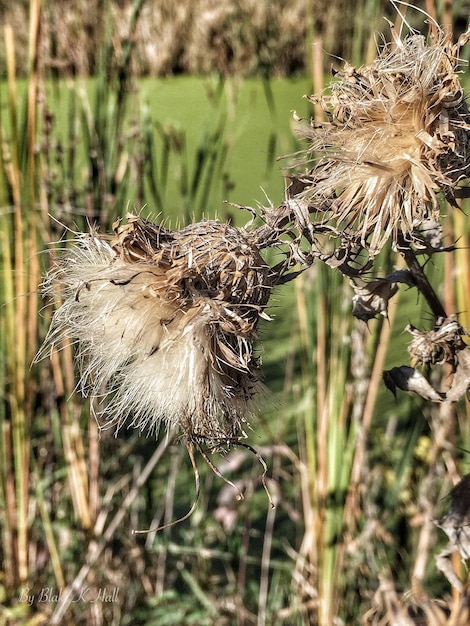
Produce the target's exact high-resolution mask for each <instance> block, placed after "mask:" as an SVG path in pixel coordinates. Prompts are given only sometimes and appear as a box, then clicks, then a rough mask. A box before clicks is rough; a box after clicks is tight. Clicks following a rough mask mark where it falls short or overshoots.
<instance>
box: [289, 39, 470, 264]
mask: <svg viewBox="0 0 470 626" xmlns="http://www.w3.org/2000/svg"><path fill="white" fill-rule="evenodd" d="M392 34H393V36H394V37H393V42H392V44H390V45H384V46H383V48H382V50H381V51H380V54H379V56H378V58H377V59H376V60H374V61H373V62H372V63H371V64H370V65H367V66H364V67H360V68H355V67H352V66H351V65H349V64H347V63H346V64H345V65H344V67H343V68H342V69H341V70H340V71H339V72H337V73H336V74H335V79H336V80H335V82H333V84H332V85H331V93H330V94H329V95H326V94H325V95H321V96H318V97H314V96H312V97H310V98H309V100H310V101H311V102H313V103H320V105H321V106H322V108H323V110H324V111H325V114H326V116H327V118H328V121H327V122H325V123H318V122H314V121H312V122H311V123H310V125H309V126H306V125H301V126H299V133H300V134H301V135H303V136H304V137H306V138H307V139H308V140H309V142H310V146H309V148H308V150H307V152H306V155H305V158H306V160H307V162H311V161H312V160H314V161H315V165H314V167H313V169H310V170H309V171H307V172H306V173H305V174H303V175H300V176H298V177H295V184H294V185H293V186H292V188H291V191H290V193H291V194H292V193H294V195H295V196H296V197H301V198H303V199H306V200H307V201H308V203H309V206H310V211H311V213H312V214H313V215H314V216H315V220H316V221H317V222H319V223H322V224H326V223H327V224H329V225H330V226H332V225H336V228H337V229H338V230H339V231H340V232H341V233H343V237H344V239H345V240H346V239H347V240H348V241H350V242H354V243H355V244H356V245H357V246H359V247H363V248H366V249H367V250H368V252H369V254H370V255H371V256H375V255H376V254H378V252H380V250H381V249H382V247H383V246H384V244H385V243H386V242H387V241H389V240H391V241H392V243H394V244H395V245H396V242H397V237H398V234H399V233H401V234H402V236H403V238H404V239H405V240H406V241H408V242H411V243H416V244H417V245H420V244H422V240H423V235H422V234H420V229H421V227H423V226H424V227H425V228H426V225H427V224H428V223H429V222H430V221H431V222H432V223H435V224H438V223H439V221H440V198H439V194H440V195H441V196H442V197H443V198H445V199H446V200H447V201H448V202H450V203H451V204H452V205H454V206H457V201H456V198H457V196H458V195H459V190H458V189H457V187H458V186H459V185H461V184H465V183H466V181H467V179H468V178H469V175H470V112H469V109H468V106H467V102H466V100H465V98H464V93H463V89H462V87H461V84H460V80H459V76H458V68H459V50H460V48H461V47H462V46H463V45H464V44H465V43H467V41H468V39H469V37H470V30H468V31H467V32H466V33H465V34H464V35H462V36H461V37H460V39H459V41H458V42H457V43H456V44H452V43H451V42H450V40H449V38H447V37H445V36H444V34H443V33H442V32H438V31H437V29H434V30H433V34H432V35H431V40H430V41H426V38H425V37H424V36H422V35H420V34H416V33H413V32H412V33H411V34H410V35H408V36H407V37H406V38H405V39H401V38H400V37H399V36H398V34H397V33H395V32H394V31H393V30H392ZM424 238H425V237H424Z"/></svg>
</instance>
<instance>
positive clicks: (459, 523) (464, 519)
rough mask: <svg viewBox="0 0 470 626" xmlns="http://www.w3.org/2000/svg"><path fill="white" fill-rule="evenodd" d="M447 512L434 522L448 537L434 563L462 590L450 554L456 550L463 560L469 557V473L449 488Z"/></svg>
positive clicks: (461, 584)
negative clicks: (444, 546) (445, 544)
mask: <svg viewBox="0 0 470 626" xmlns="http://www.w3.org/2000/svg"><path fill="white" fill-rule="evenodd" d="M449 496H450V508H449V512H448V513H447V514H446V515H444V517H443V518H442V519H440V520H439V521H438V522H436V525H437V526H438V527H439V528H441V529H442V530H443V531H444V532H445V533H446V535H447V537H448V538H449V541H448V544H447V547H446V548H445V549H444V550H443V551H442V552H440V553H439V554H438V555H437V557H436V564H437V567H438V569H440V570H441V571H442V572H443V573H444V575H445V576H446V578H447V579H448V580H449V582H450V583H451V584H452V585H453V586H454V587H455V588H456V589H457V590H458V591H463V583H462V581H461V580H460V578H459V577H458V576H457V574H456V573H455V571H454V569H453V567H452V563H451V560H450V556H451V555H452V553H453V552H458V553H459V554H460V556H461V557H462V559H463V560H467V559H469V558H470V474H466V475H465V476H464V477H463V478H462V479H461V480H460V482H458V483H457V484H456V485H455V487H454V488H453V489H452V490H451V492H450V494H449Z"/></svg>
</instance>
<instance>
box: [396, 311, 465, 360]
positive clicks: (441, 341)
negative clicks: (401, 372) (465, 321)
mask: <svg viewBox="0 0 470 626" xmlns="http://www.w3.org/2000/svg"><path fill="white" fill-rule="evenodd" d="M406 330H407V331H408V332H410V333H411V334H412V335H413V340H412V341H411V343H410V345H409V346H408V352H409V353H410V355H411V361H412V364H413V365H418V364H419V365H436V364H441V365H442V364H443V363H450V364H451V365H452V366H455V364H456V363H457V353H458V352H459V351H461V350H463V349H465V348H466V344H465V343H464V341H463V337H464V336H465V335H468V333H467V331H466V330H465V329H464V328H463V327H462V326H461V325H460V324H459V322H458V321H457V318H456V317H455V316H454V315H452V316H450V317H447V318H445V319H439V320H438V322H437V324H436V327H435V328H434V329H433V330H428V331H420V330H418V329H417V328H415V327H414V326H412V325H411V324H409V325H408V326H407V327H406Z"/></svg>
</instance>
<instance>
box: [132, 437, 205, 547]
mask: <svg viewBox="0 0 470 626" xmlns="http://www.w3.org/2000/svg"><path fill="white" fill-rule="evenodd" d="M186 449H187V451H188V455H189V459H190V461H191V465H192V467H193V470H194V481H195V484H196V495H195V497H194V502H193V503H192V505H191V508H190V509H189V511H188V512H187V513H185V514H184V515H183V516H182V517H179V518H178V519H177V520H173V521H172V522H169V523H168V524H163V526H157V527H156V528H149V529H147V530H135V529H133V530H132V534H133V535H148V534H150V533H159V532H161V531H162V530H166V529H167V528H171V527H172V526H176V525H177V524H180V523H181V522H184V521H186V520H187V519H189V518H190V517H191V515H192V514H193V513H194V511H195V510H196V507H197V503H198V502H199V496H200V495H201V478H200V475H199V470H198V468H197V464H196V460H195V458H194V450H193V443H192V442H191V441H189V442H186Z"/></svg>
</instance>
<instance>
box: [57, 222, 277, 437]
mask: <svg viewBox="0 0 470 626" xmlns="http://www.w3.org/2000/svg"><path fill="white" fill-rule="evenodd" d="M46 285H47V289H46V291H49V292H50V291H51V290H54V289H56V288H57V287H58V286H59V287H60V288H61V289H62V297H63V304H62V306H60V308H58V310H57V311H56V312H55V314H54V317H53V320H52V324H51V328H50V331H49V334H48V337H47V339H46V344H45V345H46V346H47V345H49V346H50V345H53V346H56V345H60V342H61V341H62V340H63V339H64V338H71V339H73V340H74V341H75V343H76V355H77V360H78V363H79V368H80V387H81V389H82V391H83V392H84V393H87V394H90V395H91V396H92V397H95V398H97V399H98V400H99V401H100V403H101V405H102V410H101V411H100V415H99V417H100V423H101V424H102V425H113V426H115V427H116V428H117V429H119V428H121V427H122V426H123V425H124V424H125V423H126V422H128V423H129V425H130V426H133V427H135V428H138V429H140V430H142V431H147V432H149V433H152V432H153V433H155V432H157V431H158V429H159V427H160V425H161V424H162V423H163V424H165V425H166V426H171V427H177V428H179V429H180V430H181V431H182V432H183V434H184V435H185V437H186V439H187V440H195V439H198V438H199V439H201V440H204V441H207V442H209V443H210V444H212V445H214V444H215V443H217V442H218V444H219V445H220V446H222V447H223V446H224V445H228V444H229V443H230V442H233V441H235V440H237V439H238V438H240V437H243V434H244V433H243V425H244V423H245V420H246V418H247V415H249V413H250V411H251V410H252V409H253V401H254V397H255V395H256V392H257V391H259V387H260V383H259V380H258V376H257V370H258V360H257V359H256V358H255V356H254V348H253V343H254V340H255V337H256V327H257V324H258V321H259V319H260V317H263V316H266V314H265V313H264V309H265V307H266V305H267V303H268V300H269V297H270V292H271V288H270V284H269V268H268V266H267V265H266V263H265V262H264V261H263V259H262V257H261V255H260V253H259V251H258V249H257V247H256V245H255V244H254V242H253V239H252V238H251V236H250V234H249V233H248V232H247V231H245V230H243V229H236V228H233V227H231V226H228V225H226V224H222V223H220V222H217V221H203V222H199V223H197V224H192V225H190V226H187V227H186V228H183V229H182V230H177V231H171V230H168V229H165V228H164V227H162V226H158V225H155V224H152V223H151V222H148V221H145V220H143V219H140V218H137V217H135V216H128V220H127V223H126V224H124V225H121V224H120V223H116V224H115V236H114V238H113V239H112V240H111V241H109V238H106V237H100V236H98V235H97V234H96V233H92V234H90V235H80V236H79V238H78V241H77V242H76V243H75V245H73V246H72V247H71V248H70V249H69V251H68V252H67V253H66V254H65V255H64V256H63V258H62V259H61V260H60V262H59V263H58V265H57V266H56V267H55V268H54V269H53V270H52V271H51V273H50V275H49V277H48V279H47V281H46ZM129 420H130V422H129Z"/></svg>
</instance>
